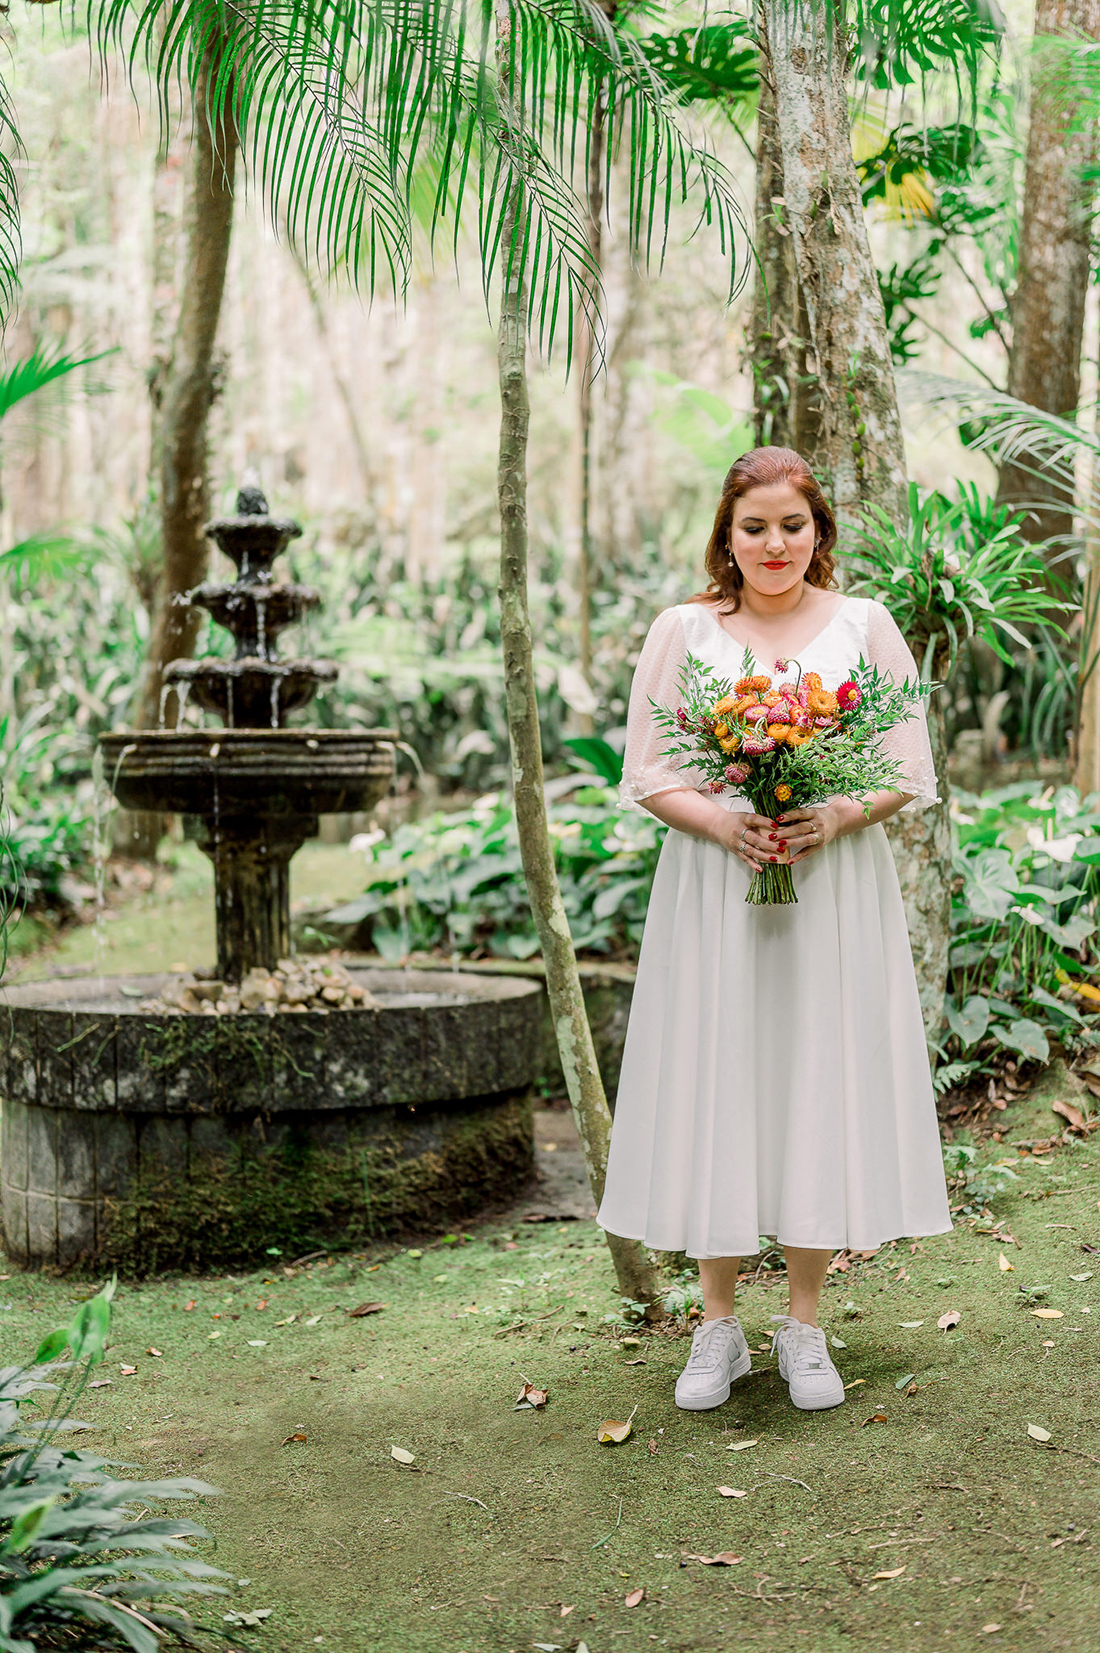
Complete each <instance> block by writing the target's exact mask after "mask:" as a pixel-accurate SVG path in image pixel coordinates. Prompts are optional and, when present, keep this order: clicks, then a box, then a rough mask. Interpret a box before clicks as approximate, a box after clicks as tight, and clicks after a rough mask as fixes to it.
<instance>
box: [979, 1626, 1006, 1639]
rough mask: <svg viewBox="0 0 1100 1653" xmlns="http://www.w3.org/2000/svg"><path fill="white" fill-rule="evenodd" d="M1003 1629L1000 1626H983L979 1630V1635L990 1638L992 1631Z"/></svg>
mask: <svg viewBox="0 0 1100 1653" xmlns="http://www.w3.org/2000/svg"><path fill="white" fill-rule="evenodd" d="M1003 1628H1004V1627H1003V1626H1002V1625H1000V1624H983V1625H982V1628H981V1634H982V1635H983V1636H991V1635H992V1634H993V1632H994V1630H1001V1629H1003Z"/></svg>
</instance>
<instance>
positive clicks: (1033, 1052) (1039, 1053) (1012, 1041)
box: [991, 1016, 1050, 1062]
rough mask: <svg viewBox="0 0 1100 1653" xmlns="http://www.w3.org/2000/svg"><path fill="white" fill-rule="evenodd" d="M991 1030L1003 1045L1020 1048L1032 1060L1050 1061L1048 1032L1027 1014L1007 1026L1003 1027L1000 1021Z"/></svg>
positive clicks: (1011, 1048) (1013, 1048)
mask: <svg viewBox="0 0 1100 1653" xmlns="http://www.w3.org/2000/svg"><path fill="white" fill-rule="evenodd" d="M991 1032H992V1033H993V1034H994V1036H995V1037H996V1038H998V1039H999V1040H1000V1041H1001V1043H1002V1045H1007V1046H1008V1048H1009V1050H1018V1051H1019V1052H1020V1055H1021V1056H1026V1057H1027V1058H1028V1059H1029V1060H1030V1061H1033V1062H1049V1061H1050V1045H1049V1044H1048V1042H1047V1036H1046V1034H1045V1033H1044V1032H1043V1030H1042V1028H1041V1027H1040V1026H1039V1024H1038V1022H1033V1021H1031V1020H1030V1019H1029V1018H1028V1017H1026V1016H1022V1017H1021V1018H1020V1020H1019V1021H1016V1022H1010V1023H1009V1025H1008V1026H1007V1027H1002V1026H1001V1025H1000V1024H999V1023H998V1024H997V1025H996V1026H994V1027H993V1028H992V1029H991Z"/></svg>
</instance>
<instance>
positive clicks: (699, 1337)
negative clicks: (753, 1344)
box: [676, 1314, 752, 1412]
mask: <svg viewBox="0 0 1100 1653" xmlns="http://www.w3.org/2000/svg"><path fill="white" fill-rule="evenodd" d="M751 1367H752V1355H751V1354H750V1353H749V1346H748V1344H747V1343H746V1342H745V1334H744V1332H743V1331H742V1330H741V1322H740V1320H738V1318H737V1316H736V1315H735V1314H726V1315H723V1316H722V1317H721V1319H720V1320H704V1322H703V1324H702V1325H701V1326H697V1327H696V1329H695V1335H694V1336H693V1338H692V1340H691V1353H690V1355H689V1356H688V1363H687V1365H686V1366H685V1367H684V1369H683V1371H682V1372H681V1373H680V1376H679V1377H678V1378H677V1379H676V1404H677V1406H679V1407H681V1408H682V1409H683V1410H684V1411H685V1412H708V1411H709V1410H710V1408H711V1407H712V1406H721V1404H722V1402H723V1401H724V1400H729V1398H730V1387H731V1385H732V1384H733V1383H734V1382H735V1380H736V1379H737V1378H739V1377H744V1375H745V1373H746V1372H747V1371H749V1370H750V1369H751Z"/></svg>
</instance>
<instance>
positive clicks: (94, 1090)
mask: <svg viewBox="0 0 1100 1653" xmlns="http://www.w3.org/2000/svg"><path fill="white" fill-rule="evenodd" d="M127 1019H128V1020H130V1019H132V1018H127ZM72 1028H73V1031H72V1047H71V1049H70V1051H69V1059H70V1061H71V1063H72V1070H73V1078H72V1084H73V1104H72V1105H73V1107H74V1108H87V1109H89V1110H90V1111H92V1112H93V1113H98V1112H99V1111H100V1110H102V1109H105V1108H114V1107H117V1106H118V1091H117V1086H116V1083H115V1043H116V1038H117V1031H118V1024H117V1022H116V1019H115V1017H114V1016H95V1015H81V1014H80V1012H79V1011H77V1012H74V1014H73V1018H72ZM127 1071H129V1070H127ZM142 1079H143V1080H144V1082H145V1088H146V1091H148V1080H147V1078H145V1076H144V1075H142Z"/></svg>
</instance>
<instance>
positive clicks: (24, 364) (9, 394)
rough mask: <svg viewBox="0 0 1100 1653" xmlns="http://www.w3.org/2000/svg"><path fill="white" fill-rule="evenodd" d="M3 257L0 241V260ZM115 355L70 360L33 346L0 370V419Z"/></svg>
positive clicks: (106, 353) (107, 353)
mask: <svg viewBox="0 0 1100 1653" xmlns="http://www.w3.org/2000/svg"><path fill="white" fill-rule="evenodd" d="M2 257H3V250H2V238H0V259H2ZM115 353H116V351H115V350H114V349H111V350H101V351H99V353H98V354H97V355H95V356H72V355H70V354H68V353H67V352H66V351H63V350H58V351H52V352H51V351H50V349H49V348H48V347H47V346H45V345H36V346H35V348H34V349H33V350H32V351H31V353H30V355H29V356H24V357H22V358H21V359H20V360H19V361H17V362H13V363H12V365H11V366H10V367H8V368H4V369H0V419H3V417H4V415H5V414H7V413H10V412H11V410H12V408H13V407H14V406H15V404H16V402H21V401H23V400H24V398H25V397H27V396H33V395H35V394H36V392H38V391H40V390H43V389H45V387H46V386H47V385H49V384H52V383H53V382H54V381H55V380H57V379H63V378H65V376H66V375H67V374H69V373H75V372H76V370H77V368H79V367H87V366H89V364H90V363H92V362H101V361H102V360H103V359H104V357H105V356H113V355H114V354H115Z"/></svg>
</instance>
